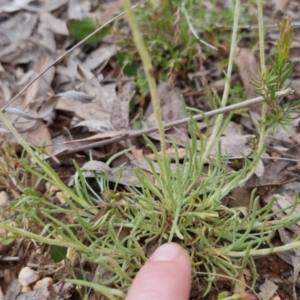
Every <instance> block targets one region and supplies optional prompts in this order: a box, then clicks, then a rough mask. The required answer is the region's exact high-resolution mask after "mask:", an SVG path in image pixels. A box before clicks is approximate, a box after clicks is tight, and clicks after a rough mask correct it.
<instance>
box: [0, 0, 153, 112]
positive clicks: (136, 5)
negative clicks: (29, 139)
mask: <svg viewBox="0 0 300 300" xmlns="http://www.w3.org/2000/svg"><path fill="white" fill-rule="evenodd" d="M146 1H148V0H142V1H140V2H139V3H137V4H135V5H133V6H132V7H131V9H134V8H136V7H138V6H139V5H141V4H143V3H145V2H146ZM124 14H125V11H123V12H121V13H120V14H118V15H117V16H115V17H114V18H112V19H111V20H109V21H108V22H106V23H104V24H103V25H102V26H100V27H99V28H97V29H95V30H94V31H93V32H92V33H91V34H89V35H88V36H87V37H85V38H84V39H83V40H81V41H80V42H79V43H77V44H76V45H75V46H73V47H72V48H70V49H69V50H68V51H66V52H65V53H64V54H62V55H61V56H59V57H58V58H57V59H56V60H54V61H53V62H52V63H51V64H50V65H49V66H48V67H47V68H46V69H45V70H43V71H42V72H41V73H40V74H38V75H37V76H36V77H35V78H33V79H32V80H31V81H30V82H29V83H28V84H26V85H25V86H24V87H23V88H22V89H21V90H20V92H19V93H17V94H16V95H15V96H14V97H13V98H12V99H11V100H9V101H8V102H7V103H6V104H5V105H4V106H3V107H2V108H1V111H2V112H4V111H5V109H6V108H7V107H8V106H10V105H11V104H12V103H13V102H14V101H15V100H16V99H17V98H18V97H20V96H21V95H22V93H24V92H25V91H26V90H27V89H28V88H29V87H30V86H31V85H32V84H33V83H34V82H35V81H36V80H38V79H39V78H40V77H41V76H42V75H44V74H45V73H46V72H47V71H48V70H50V69H51V68H52V67H53V66H54V65H55V64H56V63H58V62H59V61H60V60H61V59H63V58H64V57H65V56H66V55H68V54H69V53H71V52H72V51H73V50H75V49H76V48H78V47H79V46H81V45H82V44H83V43H85V42H86V41H87V40H88V39H89V38H91V37H92V36H93V35H94V34H96V33H97V32H99V31H100V30H101V29H103V28H104V27H105V26H107V25H109V24H110V23H112V22H113V21H115V20H117V19H119V18H120V17H121V16H123V15H124Z"/></svg>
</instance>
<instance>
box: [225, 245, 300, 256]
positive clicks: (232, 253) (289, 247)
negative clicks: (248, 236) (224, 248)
mask: <svg viewBox="0 0 300 300" xmlns="http://www.w3.org/2000/svg"><path fill="white" fill-rule="evenodd" d="M299 247H300V241H298V242H292V243H289V244H286V245H283V246H278V247H274V248H267V249H253V250H250V251H249V252H248V253H247V251H240V252H237V251H229V252H228V253H227V255H228V256H230V257H244V256H245V255H246V254H248V255H249V256H260V255H268V254H273V253H279V252H284V251H288V250H294V249H297V248H299Z"/></svg>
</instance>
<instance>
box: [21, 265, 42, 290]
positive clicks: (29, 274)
mask: <svg viewBox="0 0 300 300" xmlns="http://www.w3.org/2000/svg"><path fill="white" fill-rule="evenodd" d="M38 279H39V275H38V273H37V272H36V271H34V270H32V269H30V268H29V267H24V268H23V269H22V270H21V271H20V273H19V282H20V283H21V284H22V285H23V286H29V285H31V284H33V283H35V282H36V281H37V280H38Z"/></svg>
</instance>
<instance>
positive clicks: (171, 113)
mask: <svg viewBox="0 0 300 300" xmlns="http://www.w3.org/2000/svg"><path fill="white" fill-rule="evenodd" d="M157 90H158V95H159V98H160V106H161V113H162V118H163V121H164V122H165V123H169V122H172V121H176V120H179V119H183V118H185V113H184V109H183V104H182V101H181V91H180V89H179V88H174V87H172V86H170V85H169V83H167V82H162V83H161V84H160V85H159V86H158V88H157ZM145 120H146V124H147V126H148V127H154V126H156V120H155V114H154V111H153V106H152V103H150V105H149V107H148V108H147V110H146V112H145ZM149 136H151V137H153V138H157V135H155V134H150V135H149ZM167 136H170V140H172V137H175V138H176V140H178V141H184V140H185V139H186V138H187V126H186V125H180V126H178V127H175V128H173V129H170V130H169V131H168V134H167Z"/></svg>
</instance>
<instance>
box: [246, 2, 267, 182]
mask: <svg viewBox="0 0 300 300" xmlns="http://www.w3.org/2000/svg"><path fill="white" fill-rule="evenodd" d="M257 8H258V32H259V56H260V69H261V76H262V78H265V76H266V63H265V41H264V21H263V3H262V0H257ZM262 84H264V82H262ZM265 91H266V92H268V91H267V89H265ZM267 108H268V105H267V103H266V102H263V104H262V112H261V120H260V128H259V141H258V146H257V150H256V155H254V156H253V157H254V158H253V161H252V163H251V167H250V172H249V173H248V174H247V176H246V177H245V178H244V179H243V180H242V181H241V182H240V185H241V186H242V185H243V184H244V183H245V182H246V181H247V180H248V179H249V178H250V177H251V176H252V175H253V173H254V172H255V168H256V165H257V163H258V161H259V160H260V156H261V154H262V152H263V151H264V148H265V140H266V130H267V128H266V116H267Z"/></svg>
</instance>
